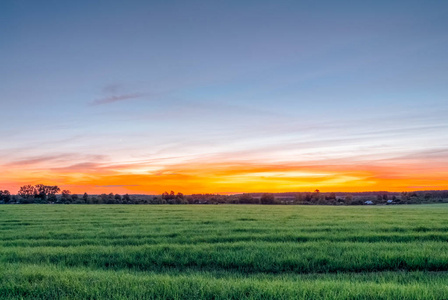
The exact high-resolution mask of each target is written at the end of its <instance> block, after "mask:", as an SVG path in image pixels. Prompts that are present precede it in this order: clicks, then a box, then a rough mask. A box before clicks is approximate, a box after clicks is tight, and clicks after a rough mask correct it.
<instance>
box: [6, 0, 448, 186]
mask: <svg viewBox="0 0 448 300" xmlns="http://www.w3.org/2000/svg"><path fill="white" fill-rule="evenodd" d="M447 14H448V2H447V1H431V0H424V1H413V0H407V1H381V0H376V1H345V0H341V1H332V0H325V1H324V0H314V1H297V0H295V1H263V0H260V1H249V0H248V1H194V0H192V1H169V0H167V1H137V0H129V1H116V0H107V1H101V0H99V1H87V0H78V1H61V0H58V1H56V0H54V1H50V0H42V1H34V0H2V1H1V2H0V66H1V67H0V115H1V117H0V141H1V142H0V190H1V189H9V190H10V191H11V192H13V193H14V192H16V191H17V190H18V188H19V187H20V186H21V185H24V184H38V183H43V184H49V185H50V184H51V185H59V186H60V187H61V188H63V189H68V190H71V191H72V192H74V193H83V192H88V193H103V192H107V193H108V192H114V193H130V194H131V193H132V194H137V193H148V194H158V193H162V192H164V191H170V190H174V191H176V192H183V193H186V194H190V193H221V194H226V193H241V192H294V191H313V190H315V189H316V188H318V189H320V190H321V191H323V192H328V191H347V192H349V191H376V190H381V191H384V190H389V191H409V190H438V189H448V118H447V115H448V56H447V53H448V18H447V17H446V16H447Z"/></svg>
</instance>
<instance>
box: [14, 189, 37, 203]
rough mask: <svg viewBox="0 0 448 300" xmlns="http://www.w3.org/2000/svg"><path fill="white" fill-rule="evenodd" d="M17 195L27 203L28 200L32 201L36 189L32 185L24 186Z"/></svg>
mask: <svg viewBox="0 0 448 300" xmlns="http://www.w3.org/2000/svg"><path fill="white" fill-rule="evenodd" d="M17 194H18V195H19V196H20V197H21V198H23V199H24V200H27V203H29V200H31V199H34V195H35V194H36V189H35V187H34V186H32V185H29V184H28V185H24V186H21V187H20V189H19V191H18V192H17Z"/></svg>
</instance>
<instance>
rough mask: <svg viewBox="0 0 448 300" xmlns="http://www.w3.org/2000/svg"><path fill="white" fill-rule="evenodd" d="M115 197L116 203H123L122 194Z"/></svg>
mask: <svg viewBox="0 0 448 300" xmlns="http://www.w3.org/2000/svg"><path fill="white" fill-rule="evenodd" d="M114 198H115V203H121V201H122V198H121V195H119V194H115V196H114Z"/></svg>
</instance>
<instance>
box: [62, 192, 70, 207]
mask: <svg viewBox="0 0 448 300" xmlns="http://www.w3.org/2000/svg"><path fill="white" fill-rule="evenodd" d="M70 194H71V192H70V191H69V190H63V191H62V193H61V201H62V202H63V203H66V204H68V203H70Z"/></svg>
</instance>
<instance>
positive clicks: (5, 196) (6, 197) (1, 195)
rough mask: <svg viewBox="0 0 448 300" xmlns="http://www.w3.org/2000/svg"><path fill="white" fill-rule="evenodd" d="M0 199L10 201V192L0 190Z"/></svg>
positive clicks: (5, 201)
mask: <svg viewBox="0 0 448 300" xmlns="http://www.w3.org/2000/svg"><path fill="white" fill-rule="evenodd" d="M0 201H3V202H4V203H9V202H10V201H11V193H10V192H9V191H8V190H4V191H2V190H0Z"/></svg>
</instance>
